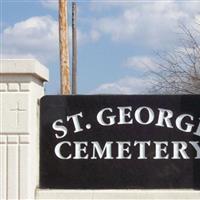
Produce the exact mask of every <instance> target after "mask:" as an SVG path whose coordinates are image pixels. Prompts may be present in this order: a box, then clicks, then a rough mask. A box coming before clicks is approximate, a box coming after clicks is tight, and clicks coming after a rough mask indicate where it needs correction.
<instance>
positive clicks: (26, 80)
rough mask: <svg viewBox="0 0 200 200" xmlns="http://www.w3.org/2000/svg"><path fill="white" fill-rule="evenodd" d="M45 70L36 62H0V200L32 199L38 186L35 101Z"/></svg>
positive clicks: (36, 108)
mask: <svg viewBox="0 0 200 200" xmlns="http://www.w3.org/2000/svg"><path fill="white" fill-rule="evenodd" d="M46 80H48V70H47V69H46V68H45V67H44V66H42V65H41V64H40V63H39V62H37V61H36V60H1V66H0V199H2V200H3V199H5V200H7V199H34V198H35V189H36V187H37V186H38V165H39V164H38V163H39V160H38V143H39V141H38V137H39V126H38V124H39V123H38V120H39V118H38V116H39V115H38V99H40V98H41V97H42V96H43V94H44V87H43V82H44V81H46Z"/></svg>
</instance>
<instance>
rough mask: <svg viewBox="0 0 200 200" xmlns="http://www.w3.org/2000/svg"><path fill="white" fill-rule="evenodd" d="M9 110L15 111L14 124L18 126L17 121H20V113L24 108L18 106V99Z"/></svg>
mask: <svg viewBox="0 0 200 200" xmlns="http://www.w3.org/2000/svg"><path fill="white" fill-rule="evenodd" d="M10 111H12V112H15V114H16V126H17V127H18V126H19V122H20V114H21V113H22V112H25V111H26V109H23V108H21V107H20V102H19V101H18V102H17V105H16V107H15V108H12V109H11V110H10Z"/></svg>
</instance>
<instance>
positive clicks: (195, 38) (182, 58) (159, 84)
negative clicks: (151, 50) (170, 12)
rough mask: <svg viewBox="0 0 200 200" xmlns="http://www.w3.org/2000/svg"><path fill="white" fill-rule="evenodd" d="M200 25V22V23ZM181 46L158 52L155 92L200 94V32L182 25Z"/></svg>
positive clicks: (154, 72) (154, 80) (153, 88)
mask: <svg viewBox="0 0 200 200" xmlns="http://www.w3.org/2000/svg"><path fill="white" fill-rule="evenodd" d="M199 27H200V24H199ZM180 28H181V32H182V35H181V38H180V46H181V47H180V48H178V49H175V50H174V51H173V52H164V53H159V54H158V61H156V63H155V64H156V65H157V69H158V70H156V71H153V72H152V73H153V77H154V78H153V87H152V91H151V92H153V93H161V94H200V41H199V39H200V32H198V30H197V29H194V30H192V31H191V30H189V28H187V27H186V26H184V25H180Z"/></svg>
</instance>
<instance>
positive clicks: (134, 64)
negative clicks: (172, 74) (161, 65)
mask: <svg viewBox="0 0 200 200" xmlns="http://www.w3.org/2000/svg"><path fill="white" fill-rule="evenodd" d="M124 66H125V67H128V68H131V69H139V70H142V71H146V70H154V69H156V68H157V65H156V63H155V62H154V61H153V59H152V58H151V57H148V56H133V57H129V58H128V59H127V60H126V62H125V64H124Z"/></svg>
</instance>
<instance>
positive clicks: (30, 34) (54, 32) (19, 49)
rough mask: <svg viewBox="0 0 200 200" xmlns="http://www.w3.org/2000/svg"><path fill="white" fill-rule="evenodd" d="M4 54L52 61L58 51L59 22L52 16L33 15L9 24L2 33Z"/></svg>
mask: <svg viewBox="0 0 200 200" xmlns="http://www.w3.org/2000/svg"><path fill="white" fill-rule="evenodd" d="M1 34H2V37H3V54H4V55H9V57H12V56H13V57H21V56H22V57H23V58H24V57H35V58H38V59H39V60H41V61H42V62H45V63H46V62H49V61H52V60H53V59H54V58H55V56H56V55H57V53H58V24H57V21H56V20H54V19H53V18H52V17H50V16H41V17H31V18H29V19H26V20H24V21H21V22H18V23H16V24H14V25H13V26H9V27H7V28H6V29H4V30H3V32H2V33H1Z"/></svg>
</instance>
